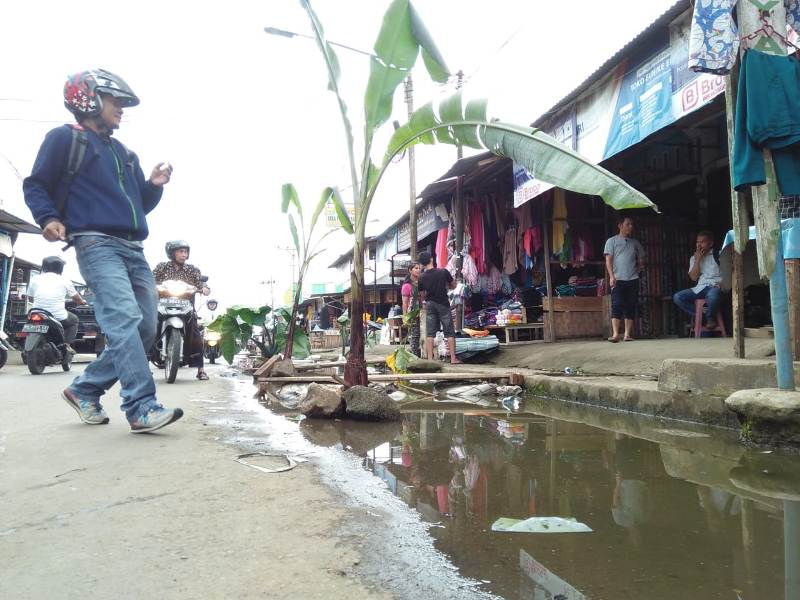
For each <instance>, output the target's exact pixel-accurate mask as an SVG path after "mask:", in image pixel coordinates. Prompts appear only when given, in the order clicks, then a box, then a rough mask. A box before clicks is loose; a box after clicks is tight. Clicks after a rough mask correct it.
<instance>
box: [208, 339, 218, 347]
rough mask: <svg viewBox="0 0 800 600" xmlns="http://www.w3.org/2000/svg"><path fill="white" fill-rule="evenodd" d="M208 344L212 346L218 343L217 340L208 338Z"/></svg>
mask: <svg viewBox="0 0 800 600" xmlns="http://www.w3.org/2000/svg"><path fill="white" fill-rule="evenodd" d="M208 345H209V346H211V347H212V348H213V347H214V346H216V345H217V340H208Z"/></svg>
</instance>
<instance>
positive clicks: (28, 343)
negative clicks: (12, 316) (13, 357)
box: [22, 308, 75, 375]
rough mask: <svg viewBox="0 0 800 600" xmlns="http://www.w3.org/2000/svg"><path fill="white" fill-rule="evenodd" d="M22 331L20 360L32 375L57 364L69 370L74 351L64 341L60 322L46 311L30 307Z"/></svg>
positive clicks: (39, 373)
mask: <svg viewBox="0 0 800 600" xmlns="http://www.w3.org/2000/svg"><path fill="white" fill-rule="evenodd" d="M22 333H23V334H24V335H25V349H24V350H23V351H22V361H23V362H24V363H25V364H26V365H28V370H29V371H30V372H31V374H32V375H41V374H42V373H43V372H44V369H45V367H49V366H51V365H58V364H60V365H61V368H62V369H64V371H69V370H70V368H71V367H72V357H73V356H75V351H74V350H73V349H72V348H70V346H69V344H67V343H66V342H65V341H64V327H63V326H62V325H61V322H60V321H59V320H58V319H55V318H54V317H53V315H51V314H50V313H49V312H48V311H46V310H43V309H41V308H32V309H31V311H30V312H29V313H28V322H27V323H25V325H23V327H22Z"/></svg>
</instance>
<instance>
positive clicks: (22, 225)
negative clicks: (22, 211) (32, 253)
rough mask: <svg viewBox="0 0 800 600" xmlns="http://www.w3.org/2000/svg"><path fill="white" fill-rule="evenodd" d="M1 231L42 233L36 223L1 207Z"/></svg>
mask: <svg viewBox="0 0 800 600" xmlns="http://www.w3.org/2000/svg"><path fill="white" fill-rule="evenodd" d="M0 231H6V232H8V233H42V230H41V229H39V228H38V227H37V226H36V225H31V224H30V223H28V222H27V221H25V220H23V219H20V218H19V217H15V216H14V215H12V214H11V213H10V212H6V211H4V210H3V209H2V208H0Z"/></svg>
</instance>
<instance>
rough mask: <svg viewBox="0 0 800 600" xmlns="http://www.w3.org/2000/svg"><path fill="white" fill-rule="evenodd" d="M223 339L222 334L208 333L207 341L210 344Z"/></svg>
mask: <svg viewBox="0 0 800 600" xmlns="http://www.w3.org/2000/svg"><path fill="white" fill-rule="evenodd" d="M221 338H222V334H220V333H218V332H216V331H209V332H207V333H206V341H207V342H208V343H211V342H218V341H219V340H220V339H221Z"/></svg>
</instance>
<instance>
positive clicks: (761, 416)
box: [725, 388, 800, 426]
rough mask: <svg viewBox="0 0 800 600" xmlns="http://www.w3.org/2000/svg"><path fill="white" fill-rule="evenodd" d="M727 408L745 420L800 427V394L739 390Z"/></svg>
mask: <svg viewBox="0 0 800 600" xmlns="http://www.w3.org/2000/svg"><path fill="white" fill-rule="evenodd" d="M725 406H727V407H728V408H729V409H731V410H732V411H733V412H735V413H736V414H738V415H740V416H742V417H743V418H745V419H753V420H758V421H777V422H781V423H787V424H793V425H798V426H800V392H798V391H787V390H778V389H774V388H767V389H753V390H739V391H738V392H735V393H733V394H731V395H730V396H729V397H728V398H727V399H726V400H725Z"/></svg>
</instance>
